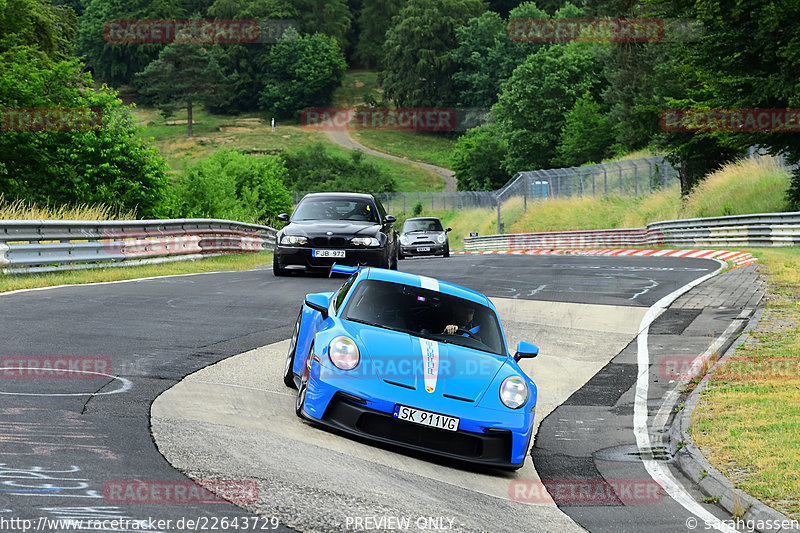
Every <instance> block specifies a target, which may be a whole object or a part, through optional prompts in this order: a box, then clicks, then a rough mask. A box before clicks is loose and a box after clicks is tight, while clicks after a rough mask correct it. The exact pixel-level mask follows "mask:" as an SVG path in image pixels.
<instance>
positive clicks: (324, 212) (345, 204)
mask: <svg viewBox="0 0 800 533" xmlns="http://www.w3.org/2000/svg"><path fill="white" fill-rule="evenodd" d="M304 220H349V221H354V222H370V223H372V224H379V223H380V220H379V219H378V214H377V212H376V211H375V208H374V207H373V206H372V203H371V202H370V201H368V200H362V199H354V198H306V199H305V200H303V201H302V202H300V205H298V206H297V209H295V210H294V214H293V215H292V222H299V221H304Z"/></svg>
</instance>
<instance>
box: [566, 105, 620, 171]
mask: <svg viewBox="0 0 800 533" xmlns="http://www.w3.org/2000/svg"><path fill="white" fill-rule="evenodd" d="M613 140H614V132H613V131H612V129H611V120H610V119H609V118H608V117H607V116H605V115H603V114H602V113H601V112H600V106H599V105H598V104H597V102H595V101H594V98H592V95H591V94H590V93H588V92H586V93H584V95H583V96H581V97H580V98H578V99H577V100H576V101H575V105H574V106H572V109H571V110H570V111H569V112H568V113H567V114H566V116H565V117H564V127H563V128H562V129H561V139H560V140H559V143H558V148H557V151H558V156H557V157H555V158H554V159H553V164H555V165H561V166H566V167H571V166H578V165H583V164H584V163H599V162H600V161H602V159H603V157H605V156H607V155H610V153H609V147H610V146H611V144H612V142H613Z"/></svg>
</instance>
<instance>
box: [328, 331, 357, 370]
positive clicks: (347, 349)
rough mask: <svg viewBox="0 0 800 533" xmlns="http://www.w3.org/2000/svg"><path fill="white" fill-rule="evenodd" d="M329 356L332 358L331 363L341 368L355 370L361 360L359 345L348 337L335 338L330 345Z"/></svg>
mask: <svg viewBox="0 0 800 533" xmlns="http://www.w3.org/2000/svg"><path fill="white" fill-rule="evenodd" d="M328 356H329V357H330V358H331V363H333V364H334V366H336V368H338V369H339V370H353V369H354V368H355V367H356V366H358V362H359V361H360V360H361V356H360V355H359V353H358V346H356V343H355V342H353V339H349V338H347V337H336V338H335V339H333V340H332V341H331V343H330V344H329V345H328Z"/></svg>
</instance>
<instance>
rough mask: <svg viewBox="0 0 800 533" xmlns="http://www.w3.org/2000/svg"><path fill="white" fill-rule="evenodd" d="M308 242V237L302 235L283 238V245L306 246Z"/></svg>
mask: <svg viewBox="0 0 800 533" xmlns="http://www.w3.org/2000/svg"><path fill="white" fill-rule="evenodd" d="M307 242H308V237H302V236H300V235H284V236H283V237H281V244H291V245H295V244H306V243H307Z"/></svg>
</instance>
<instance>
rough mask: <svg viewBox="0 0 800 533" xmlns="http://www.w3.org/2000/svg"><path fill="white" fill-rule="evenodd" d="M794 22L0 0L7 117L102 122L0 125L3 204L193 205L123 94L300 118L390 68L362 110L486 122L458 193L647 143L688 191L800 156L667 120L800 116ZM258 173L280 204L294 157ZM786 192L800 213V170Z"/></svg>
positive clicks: (434, 2) (773, 141) (144, 208)
mask: <svg viewBox="0 0 800 533" xmlns="http://www.w3.org/2000/svg"><path fill="white" fill-rule="evenodd" d="M798 15H800V2H798V1H797V0H777V1H773V0H749V1H748V0H736V1H732V0H671V1H666V0H646V1H643V0H638V1H636V0H583V1H581V0H576V3H574V4H573V3H570V2H562V1H557V0H541V1H539V2H530V1H528V2H518V1H513V0H495V1H484V0H213V1H212V0H199V1H197V0H195V1H191V2H189V1H187V0H162V1H159V2H151V1H144V0H52V2H49V1H47V0H0V108H3V110H9V109H19V108H56V107H58V108H93V109H97V110H98V112H99V113H100V115H101V116H102V126H101V127H94V128H87V129H84V130H75V129H73V130H69V131H37V132H32V131H20V130H19V129H16V130H15V129H14V128H9V127H4V131H3V132H2V133H0V194H3V195H4V196H5V197H7V198H18V197H21V198H26V199H29V200H32V201H42V202H50V203H76V202H81V203H83V202H85V203H94V202H103V203H107V204H110V205H114V206H118V207H124V208H133V207H135V208H137V209H138V213H139V214H140V215H141V216H168V215H170V214H174V213H176V212H177V211H176V209H177V208H176V206H177V205H178V204H180V201H182V200H180V201H176V200H175V198H172V200H171V201H170V202H167V201H166V200H165V198H168V197H169V196H170V194H167V192H166V191H167V190H168V188H169V180H168V179H167V175H166V173H165V165H164V162H163V160H162V159H161V158H160V157H159V156H158V154H157V153H155V151H154V150H153V149H152V148H151V147H149V146H148V145H147V143H145V142H143V141H141V140H140V139H138V138H137V137H136V136H135V135H134V132H135V128H136V126H135V125H134V123H133V121H132V120H131V116H130V111H129V109H128V108H127V107H125V106H123V105H122V103H121V102H120V100H119V99H118V98H117V95H118V92H117V91H120V90H124V91H126V92H135V93H136V94H137V97H136V98H137V101H138V102H139V103H143V104H150V105H155V106H158V107H159V108H162V109H163V110H164V111H165V112H170V111H173V110H174V109H177V108H187V107H188V108H189V109H191V107H192V106H193V105H195V106H198V105H199V106H203V107H204V108H205V109H207V110H209V111H211V112H218V113H228V114H235V113H244V112H263V113H265V116H277V117H280V118H286V119H288V120H292V119H296V118H297V117H299V115H300V113H301V111H302V110H303V109H306V108H309V107H321V106H326V105H329V104H330V101H331V96H332V94H333V91H334V90H335V89H336V88H337V87H339V85H340V84H341V82H342V78H343V76H344V74H345V73H346V71H347V70H348V69H373V70H377V71H379V72H380V76H379V80H380V85H381V89H382V91H383V92H382V94H383V101H379V102H378V101H376V102H370V103H369V104H370V105H374V106H397V107H451V108H459V109H461V108H463V109H470V110H475V111H476V112H478V113H479V114H480V121H479V122H480V125H478V126H476V127H474V128H472V129H469V130H468V131H466V132H460V137H459V139H458V142H457V144H456V147H455V150H454V153H453V159H452V161H453V163H452V168H453V169H454V170H455V171H456V176H457V178H458V180H459V188H461V189H465V190H476V189H495V188H497V187H498V186H499V185H502V183H504V182H505V181H506V180H507V179H508V177H509V176H510V175H512V174H513V173H514V172H517V171H520V170H531V169H537V168H548V167H553V166H572V165H581V164H586V163H589V162H597V161H600V160H601V159H603V158H606V157H610V156H614V155H618V154H624V153H627V152H631V151H635V150H640V149H650V150H653V151H657V152H663V153H667V154H669V157H670V158H671V160H672V161H673V162H674V164H676V165H678V167H679V169H680V173H681V183H682V189H683V192H688V191H689V190H690V189H691V188H692V187H693V186H694V185H695V184H696V183H697V182H698V180H700V179H702V177H703V176H704V175H705V174H707V173H708V172H709V171H711V170H713V169H716V168H718V167H719V166H720V165H721V164H723V163H724V162H726V161H730V160H733V159H736V158H738V157H741V156H742V155H743V154H745V153H746V152H747V151H748V150H749V149H751V148H752V147H758V148H761V149H763V150H766V151H768V152H770V153H773V154H782V155H784V156H786V157H787V159H788V161H789V162H790V163H796V162H798V161H800V135H799V134H800V131H798V130H800V128H798V125H797V123H795V124H794V126H792V125H790V124H788V123H784V122H781V121H780V119H779V120H778V123H777V125H776V124H775V123H773V124H772V125H771V127H761V128H744V129H740V130H738V131H737V130H735V128H734V129H733V130H731V128H713V127H706V128H700V129H699V130H697V131H681V130H680V128H672V129H670V128H664V123H663V114H664V112H665V111H666V110H669V109H678V110H713V109H734V110H736V109H748V108H759V109H773V110H775V109H784V110H785V109H787V108H789V109H791V108H799V107H800V76H798V72H800V16H798ZM530 19H537V20H539V19H560V20H564V21H575V20H588V19H610V20H616V19H626V20H628V19H647V20H658V21H659V24H660V26H659V28H660V31H659V33H658V34H657V35H656V37H653V36H652V35H651V36H650V37H649V38H648V39H602V38H600V39H598V38H577V39H560V40H559V39H551V40H549V41H548V40H541V39H539V40H537V39H532V38H530V34H528V33H526V32H528V30H529V29H530V25H528V26H525V25H523V26H519V24H518V23H519V21H525V20H530ZM133 20H138V21H142V20H144V21H164V20H181V21H193V20H194V21H208V20H221V21H241V20H248V21H258V22H259V24H260V25H261V27H262V28H268V27H270V26H269V25H270V24H273V26H274V27H279V28H280V31H278V32H277V33H276V32H271V33H270V34H269V35H266V33H267V32H264V36H267V37H269V38H267V39H264V38H262V39H256V40H253V39H245V38H237V39H228V40H225V39H222V40H220V39H216V40H214V39H212V40H208V39H206V40H203V39H199V40H198V39H191V38H186V39H177V38H176V39H174V40H173V42H146V40H145V41H142V40H139V41H137V40H136V39H124V38H121V39H120V38H111V37H110V34H109V24H110V23H114V22H115V21H117V22H116V23H117V24H119V21H133ZM276 21H286V22H287V23H286V24H283V25H280V24H278V25H277V26H275V23H276ZM515 21H516V25H515ZM188 26H189V27H191V24H188ZM520 27H524V28H527V29H524V30H519V28H520ZM514 28H517V30H515V29H514ZM236 35H239V34H238V33H237V34H236ZM223 41H224V42H223ZM6 114H7V113H6ZM795 118H796V117H795ZM5 121H6V122H5V123H4V124H6V125H7V122H8V119H7V118H6V119H5ZM787 122H788V121H787ZM449 135H456V134H455V133H449ZM312 155H313V154H310V155H309V157H311V156H312ZM354 164H356V165H358V164H359V162H358V161H355V162H354ZM213 165H234V166H235V167H237V168H238V167H247V168H249V166H248V165H251V163H246V162H245V161H243V160H239V159H238V158H237V157H236V156H235V155H231V154H227V155H226V154H222V155H220V156H219V157H217V159H216V160H215V161H211V162H209V163H208V164H206V167H207V168H206V167H203V168H200V167H198V168H196V169H195V170H193V172H194V174H193V175H194V176H195V178H196V179H195V181H196V182H198V183H195V184H194V185H193V186H196V187H200V185H199V182H200V181H201V180H200V177H201V176H203V175H206V174H213V172H211V167H213ZM252 165H255V167H258V169H257V170H253V172H256V174H258V175H259V176H261V177H260V178H259V180H260V181H258V180H256V181H257V183H251V182H248V181H247V180H246V179H244V178H241V176H240V177H239V178H236V177H235V176H234V177H233V178H231V179H230V180H229V183H227V184H226V187H229V188H232V189H235V190H237V191H239V192H240V193H242V191H246V195H245V196H247V195H249V196H248V198H249V200H248V202H246V205H244V206H243V207H242V209H243V210H245V211H247V210H250V211H251V212H253V213H261V214H262V215H264V214H266V213H269V212H272V211H274V209H278V205H280V207H281V208H283V206H285V203H286V202H287V196H281V200H280V201H279V202H277V205H268V204H270V202H271V201H272V200H270V198H272V196H274V195H275V190H276V189H275V187H278V186H281V187H282V185H281V183H282V180H283V177H284V176H285V174H286V172H287V171H288V170H290V169H288V170H287V167H286V161H283V160H281V161H278V162H266V161H264V162H259V163H257V164H256V163H253V164H252ZM292 165H294V167H297V168H300V167H303V164H302V163H298V162H294V163H292V162H289V166H290V167H291V166H292ZM255 167H254V168H255ZM251 170H252V169H251ZM359 172H361V173H362V174H364V175H366V174H369V169H367V170H366V171H365V170H364V169H363V168H362V169H360V170H359ZM265 180H266V181H265ZM267 182H269V187H267V188H266V189H264V190H263V191H262V192H259V191H260V190H261V189H259V187H261V186H262V185H263V184H264V183H267ZM258 184H261V185H258ZM190 185H191V184H187V183H185V184H184V187H189V186H190ZM267 190H269V191H271V192H269V194H268V193H267V192H265V191H267ZM284 192H285V191H284ZM789 194H790V200H791V203H792V206H793V207H794V208H795V209H800V170H799V171H795V174H794V175H793V185H792V188H791V190H790V193H789ZM240 195H241V194H240ZM268 196H269V198H268ZM181 209H183V211H182V213H183V214H187V210H190V209H189V206H187V205H183V206H182V208H181ZM198 209H199V208H198ZM197 212H202V210H199V211H197ZM256 218H258V217H256ZM261 218H264V217H263V216H262V217H261Z"/></svg>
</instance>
